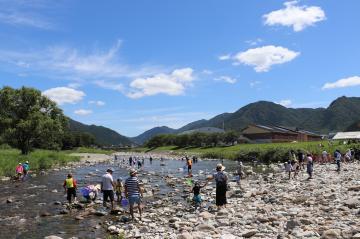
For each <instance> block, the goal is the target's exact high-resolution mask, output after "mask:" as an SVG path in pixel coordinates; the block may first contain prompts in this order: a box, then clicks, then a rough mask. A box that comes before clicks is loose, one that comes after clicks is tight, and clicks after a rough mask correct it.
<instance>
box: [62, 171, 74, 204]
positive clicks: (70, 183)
mask: <svg viewBox="0 0 360 239" xmlns="http://www.w3.org/2000/svg"><path fill="white" fill-rule="evenodd" d="M63 187H64V189H65V193H67V200H68V202H69V204H71V199H72V197H74V202H76V181H75V179H74V178H73V176H72V175H71V173H69V174H68V176H67V179H65V181H64V185H63Z"/></svg>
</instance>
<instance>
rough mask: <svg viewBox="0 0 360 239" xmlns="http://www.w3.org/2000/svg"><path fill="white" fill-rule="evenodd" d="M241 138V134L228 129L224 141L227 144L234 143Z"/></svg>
mask: <svg viewBox="0 0 360 239" xmlns="http://www.w3.org/2000/svg"><path fill="white" fill-rule="evenodd" d="M238 138H239V135H238V134H237V133H236V132H235V131H227V132H226V133H225V134H224V142H225V143H226V144H231V145H234V142H235V141H237V140H238Z"/></svg>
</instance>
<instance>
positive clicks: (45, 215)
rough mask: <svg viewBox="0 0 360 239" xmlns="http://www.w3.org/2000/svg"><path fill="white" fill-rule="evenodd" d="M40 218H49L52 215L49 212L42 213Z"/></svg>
mask: <svg viewBox="0 0 360 239" xmlns="http://www.w3.org/2000/svg"><path fill="white" fill-rule="evenodd" d="M40 216H41V217H48V216H51V213H49V212H42V213H40Z"/></svg>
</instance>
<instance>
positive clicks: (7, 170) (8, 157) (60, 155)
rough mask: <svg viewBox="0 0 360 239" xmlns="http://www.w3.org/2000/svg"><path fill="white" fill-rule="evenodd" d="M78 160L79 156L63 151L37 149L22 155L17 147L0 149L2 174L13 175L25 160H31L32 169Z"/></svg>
mask: <svg viewBox="0 0 360 239" xmlns="http://www.w3.org/2000/svg"><path fill="white" fill-rule="evenodd" d="M78 160H80V158H79V157H74V156H70V155H69V154H67V153H65V152H61V151H60V152H57V151H50V150H35V151H33V152H31V153H30V154H28V155H21V154H20V151H19V150H16V149H0V176H13V175H14V174H15V167H16V165H17V164H18V163H24V162H25V161H29V164H30V170H31V171H38V170H42V169H49V168H51V167H54V166H62V165H66V164H67V163H69V162H73V161H78Z"/></svg>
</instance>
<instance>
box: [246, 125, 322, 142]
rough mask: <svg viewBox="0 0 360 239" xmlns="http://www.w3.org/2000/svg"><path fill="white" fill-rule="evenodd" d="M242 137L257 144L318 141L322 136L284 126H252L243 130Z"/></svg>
mask: <svg viewBox="0 0 360 239" xmlns="http://www.w3.org/2000/svg"><path fill="white" fill-rule="evenodd" d="M242 135H243V136H244V137H246V138H248V139H250V140H252V141H254V142H257V143H274V142H293V141H317V140H321V139H322V137H321V135H317V134H315V133H312V132H310V131H306V130H300V129H297V128H292V127H284V126H265V125H259V124H250V125H248V126H247V127H246V128H244V129H243V130H242Z"/></svg>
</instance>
